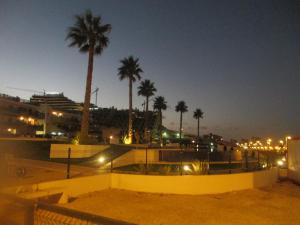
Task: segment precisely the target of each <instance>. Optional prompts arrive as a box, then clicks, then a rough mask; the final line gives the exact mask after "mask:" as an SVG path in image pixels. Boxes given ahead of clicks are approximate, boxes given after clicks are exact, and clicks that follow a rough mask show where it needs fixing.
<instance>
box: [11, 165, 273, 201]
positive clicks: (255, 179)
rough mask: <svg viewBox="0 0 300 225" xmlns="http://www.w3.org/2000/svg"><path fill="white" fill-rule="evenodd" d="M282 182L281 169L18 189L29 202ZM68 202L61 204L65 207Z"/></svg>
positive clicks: (98, 178)
mask: <svg viewBox="0 0 300 225" xmlns="http://www.w3.org/2000/svg"><path fill="white" fill-rule="evenodd" d="M277 179H278V170H277V168H272V169H270V170H265V171H258V172H249V173H240V174H224V175H198V176H195V175H194V176H193V175H185V176H149V175H132V174H101V175H95V176H88V177H80V178H73V179H67V180H57V181H51V182H43V183H39V184H33V185H27V186H21V187H19V188H18V189H15V193H16V192H17V193H18V194H19V195H20V196H22V197H25V198H38V197H43V196H49V195H53V194H57V193H63V195H64V196H66V197H67V199H68V198H69V197H77V196H79V195H82V194H86V193H89V192H95V191H101V190H105V189H109V188H116V189H123V190H129V191H138V192H149V193H165V194H189V195H200V194H217V193H224V192H231V191H240V190H246V189H252V188H260V187H264V186H270V185H272V184H274V183H276V181H277ZM64 202H65V201H61V203H64Z"/></svg>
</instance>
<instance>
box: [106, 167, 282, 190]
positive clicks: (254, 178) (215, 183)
mask: <svg viewBox="0 0 300 225" xmlns="http://www.w3.org/2000/svg"><path fill="white" fill-rule="evenodd" d="M276 181H277V168H272V169H271V170H266V171H259V172H251V173H239V174H224V175H200V176H192V175H189V176H145V175H129V174H112V179H111V187H112V188H117V189H124V190H130V191H141V192H153V193H168V194H215V193H224V192H230V191H239V190H245V189H251V188H259V187H263V186H268V185H272V184H274V183H275V182H276Z"/></svg>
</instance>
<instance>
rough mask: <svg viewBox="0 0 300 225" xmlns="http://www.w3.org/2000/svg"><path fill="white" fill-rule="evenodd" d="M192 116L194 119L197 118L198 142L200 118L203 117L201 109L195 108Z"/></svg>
mask: <svg viewBox="0 0 300 225" xmlns="http://www.w3.org/2000/svg"><path fill="white" fill-rule="evenodd" d="M194 118H195V119H196V120H198V127H197V131H198V132H197V142H199V137H200V135H199V132H200V118H203V112H202V110H201V109H196V110H195V112H194Z"/></svg>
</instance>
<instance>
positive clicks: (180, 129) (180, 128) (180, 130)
mask: <svg viewBox="0 0 300 225" xmlns="http://www.w3.org/2000/svg"><path fill="white" fill-rule="evenodd" d="M181 133H182V112H180V127H179V139H180V140H181Z"/></svg>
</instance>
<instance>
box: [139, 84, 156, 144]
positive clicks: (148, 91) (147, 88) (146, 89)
mask: <svg viewBox="0 0 300 225" xmlns="http://www.w3.org/2000/svg"><path fill="white" fill-rule="evenodd" d="M154 92H156V88H155V87H154V83H153V82H151V81H150V80H144V81H142V82H141V84H140V86H139V87H138V95H142V96H144V97H146V111H145V125H144V137H145V140H146V141H149V138H148V137H149V135H148V106H149V97H151V96H153V95H154Z"/></svg>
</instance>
